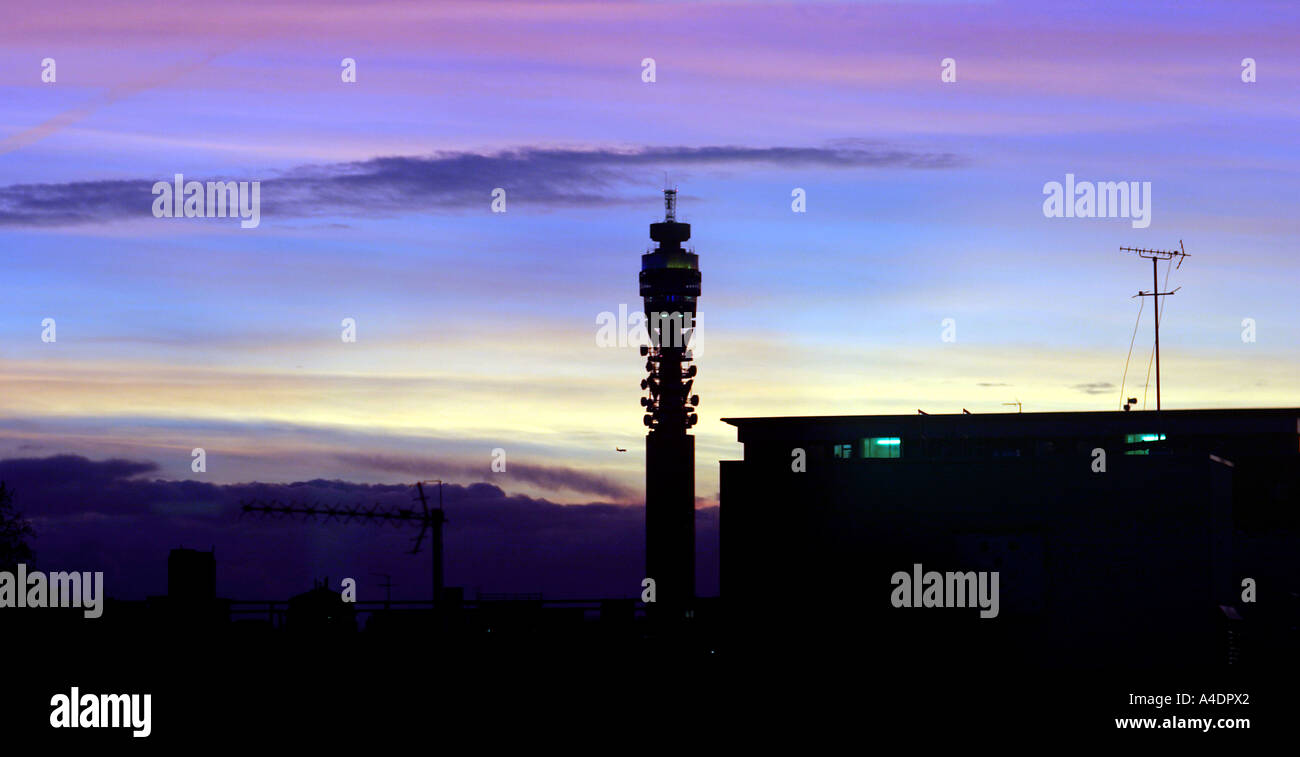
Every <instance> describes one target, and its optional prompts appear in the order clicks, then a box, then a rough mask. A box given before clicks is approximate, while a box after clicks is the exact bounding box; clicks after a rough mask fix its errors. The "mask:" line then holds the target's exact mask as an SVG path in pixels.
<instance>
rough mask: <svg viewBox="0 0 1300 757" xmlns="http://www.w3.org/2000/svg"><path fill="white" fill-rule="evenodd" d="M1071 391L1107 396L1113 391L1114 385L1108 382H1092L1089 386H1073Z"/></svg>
mask: <svg viewBox="0 0 1300 757" xmlns="http://www.w3.org/2000/svg"><path fill="white" fill-rule="evenodd" d="M1070 388H1071V389H1078V390H1079V391H1081V392H1083V393H1084V394H1108V393H1110V392H1113V391H1115V385H1114V384H1112V383H1110V382H1109V381H1094V382H1092V383H1089V384H1075V385H1074V386H1072V387H1070Z"/></svg>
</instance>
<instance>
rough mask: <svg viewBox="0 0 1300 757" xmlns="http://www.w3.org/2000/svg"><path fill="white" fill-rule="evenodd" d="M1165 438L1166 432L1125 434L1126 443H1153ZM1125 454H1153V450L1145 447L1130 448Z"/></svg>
mask: <svg viewBox="0 0 1300 757" xmlns="http://www.w3.org/2000/svg"><path fill="white" fill-rule="evenodd" d="M1164 440H1165V435H1164V434H1152V433H1148V434H1125V435H1124V443H1125V444H1151V443H1152V442H1163V441H1164ZM1124 454H1126V455H1149V454H1151V450H1150V449H1147V448H1145V447H1144V448H1142V449H1130V450H1126V451H1125V452H1124Z"/></svg>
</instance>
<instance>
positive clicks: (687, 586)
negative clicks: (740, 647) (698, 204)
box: [640, 189, 700, 618]
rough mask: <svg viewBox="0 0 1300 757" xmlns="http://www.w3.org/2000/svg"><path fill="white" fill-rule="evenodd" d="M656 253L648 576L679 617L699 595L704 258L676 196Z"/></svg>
mask: <svg viewBox="0 0 1300 757" xmlns="http://www.w3.org/2000/svg"><path fill="white" fill-rule="evenodd" d="M650 238H651V239H652V240H654V241H655V242H657V243H658V247H657V248H656V249H654V250H651V251H649V252H647V253H646V254H644V255H642V256H641V277H640V281H641V297H642V299H643V301H644V303H645V317H646V331H647V333H648V335H649V337H650V344H649V345H643V346H642V347H641V354H642V356H644V357H645V358H646V364H645V368H646V372H647V373H648V374H649V375H648V376H647V377H646V378H645V379H644V380H642V381H641V388H642V389H644V390H646V391H647V396H645V397H642V398H641V405H642V407H644V408H645V410H646V412H645V417H644V419H643V421H644V423H645V425H646V426H648V427H649V432H648V433H647V434H646V575H647V577H649V578H652V579H654V581H655V590H656V604H658V605H660V607H661V608H662V609H663V610H665V611H667V612H666V613H665V615H667V617H670V618H672V617H676V618H681V617H682V616H683V615H684V611H685V610H688V609H689V606H690V604H691V600H692V599H693V598H694V595H695V437H694V436H691V435H690V434H689V433H687V431H688V430H689V429H690V428H691V427H692V426H694V425H695V423H696V421H697V420H698V416H696V414H695V408H696V406H698V405H699V403H700V397H699V395H697V394H692V393H691V386H692V385H693V384H694V383H695V372H696V369H695V366H694V365H689V364H690V363H691V362H692V360H693V358H692V355H691V350H690V345H691V344H692V339H693V338H694V335H695V306H696V300H697V298H698V297H699V295H700V267H699V256H698V255H696V254H695V253H694V252H693V251H691V250H689V249H684V248H683V247H682V243H683V242H685V241H687V240H688V239H690V238H691V226H690V224H687V223H680V222H678V221H677V190H675V189H666V190H664V220H663V221H662V222H660V223H652V224H650Z"/></svg>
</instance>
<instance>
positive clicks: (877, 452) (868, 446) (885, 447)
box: [862, 436, 903, 458]
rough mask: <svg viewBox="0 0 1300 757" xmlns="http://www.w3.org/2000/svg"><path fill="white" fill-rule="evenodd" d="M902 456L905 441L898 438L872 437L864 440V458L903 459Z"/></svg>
mask: <svg viewBox="0 0 1300 757" xmlns="http://www.w3.org/2000/svg"><path fill="white" fill-rule="evenodd" d="M902 454H903V440H902V439H899V438H898V437H897V436H870V437H867V438H866V439H863V440H862V456H863V457H866V458H873V457H874V458H882V457H901V456H902Z"/></svg>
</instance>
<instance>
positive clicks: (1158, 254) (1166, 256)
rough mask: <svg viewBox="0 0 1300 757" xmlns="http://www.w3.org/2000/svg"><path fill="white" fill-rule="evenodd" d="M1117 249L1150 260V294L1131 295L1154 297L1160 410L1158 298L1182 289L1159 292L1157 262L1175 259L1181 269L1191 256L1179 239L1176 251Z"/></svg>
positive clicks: (1138, 248) (1157, 404)
mask: <svg viewBox="0 0 1300 757" xmlns="http://www.w3.org/2000/svg"><path fill="white" fill-rule="evenodd" d="M1119 249H1120V252H1133V253H1136V254H1137V255H1138V257H1142V258H1150V259H1151V291H1150V292H1143V291H1140V290H1139V291H1138V293H1137V294H1135V295H1133V296H1134V297H1154V298H1155V300H1154V302H1155V310H1156V314H1155V324H1156V410H1159V409H1160V297H1161V296H1162V295H1170V294H1173V293H1174V292H1177V291H1178V290H1179V289H1182V287H1177V288H1175V289H1174V290H1173V292H1162V291H1160V283H1159V282H1160V280H1159V276H1158V270H1159V265H1160V262H1159V261H1161V260H1173V259H1174V258H1177V259H1178V265H1177V266H1176V267H1177V268H1182V267H1183V258H1188V257H1191V256H1190V255H1188V254H1187V253H1186V252H1184V251H1183V240H1181V239H1180V240H1178V249H1177V250H1148V249H1146V248H1143V247H1121V248H1119ZM1148 375H1149V374H1148Z"/></svg>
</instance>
